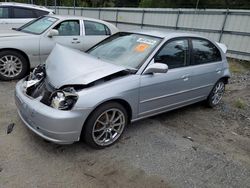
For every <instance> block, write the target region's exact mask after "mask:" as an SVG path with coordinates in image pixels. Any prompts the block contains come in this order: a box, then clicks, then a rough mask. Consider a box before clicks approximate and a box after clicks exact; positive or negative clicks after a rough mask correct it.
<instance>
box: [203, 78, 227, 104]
mask: <svg viewBox="0 0 250 188" xmlns="http://www.w3.org/2000/svg"><path fill="white" fill-rule="evenodd" d="M224 92H225V83H224V81H223V80H219V81H218V82H217V83H216V84H215V85H214V88H213V89H212V91H211V93H210V94H209V96H208V98H207V104H208V106H210V107H215V106H216V105H218V104H219V102H220V101H221V99H222V96H223V94H224Z"/></svg>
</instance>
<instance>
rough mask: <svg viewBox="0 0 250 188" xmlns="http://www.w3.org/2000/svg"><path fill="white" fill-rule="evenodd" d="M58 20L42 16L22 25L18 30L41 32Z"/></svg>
mask: <svg viewBox="0 0 250 188" xmlns="http://www.w3.org/2000/svg"><path fill="white" fill-rule="evenodd" d="M57 20H58V19H57V18H53V17H49V16H45V17H40V18H38V19H36V20H33V21H31V22H29V23H27V24H25V25H24V26H22V27H20V28H19V29H18V31H23V32H26V33H32V34H41V33H43V32H44V31H45V30H47V29H48V28H49V27H50V26H51V25H53V24H54V23H55V22H56V21H57Z"/></svg>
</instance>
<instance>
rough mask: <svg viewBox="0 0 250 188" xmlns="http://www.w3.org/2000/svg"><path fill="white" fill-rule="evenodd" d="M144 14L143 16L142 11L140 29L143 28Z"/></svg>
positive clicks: (143, 12) (143, 11)
mask: <svg viewBox="0 0 250 188" xmlns="http://www.w3.org/2000/svg"><path fill="white" fill-rule="evenodd" d="M144 14H145V10H144V9H143V10H142V16H141V29H142V28H143V24H144Z"/></svg>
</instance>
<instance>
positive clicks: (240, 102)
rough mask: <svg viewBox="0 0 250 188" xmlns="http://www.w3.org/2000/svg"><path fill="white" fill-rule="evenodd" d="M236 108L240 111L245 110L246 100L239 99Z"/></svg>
mask: <svg viewBox="0 0 250 188" xmlns="http://www.w3.org/2000/svg"><path fill="white" fill-rule="evenodd" d="M234 104H235V107H236V108H239V109H244V108H245V107H246V105H247V104H246V103H245V101H244V100H242V99H241V98H238V99H237V100H236V101H235V103H234Z"/></svg>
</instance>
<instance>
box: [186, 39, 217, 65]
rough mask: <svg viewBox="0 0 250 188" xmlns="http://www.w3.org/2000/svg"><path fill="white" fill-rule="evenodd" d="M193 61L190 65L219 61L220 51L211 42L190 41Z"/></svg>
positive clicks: (201, 40)
mask: <svg viewBox="0 0 250 188" xmlns="http://www.w3.org/2000/svg"><path fill="white" fill-rule="evenodd" d="M192 46H193V50H192V54H193V61H192V62H191V65H197V64H203V63H210V62H215V61H221V55H220V51H219V50H218V49H217V47H216V46H215V45H214V44H212V43H211V42H209V41H207V40H203V39H192Z"/></svg>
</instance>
